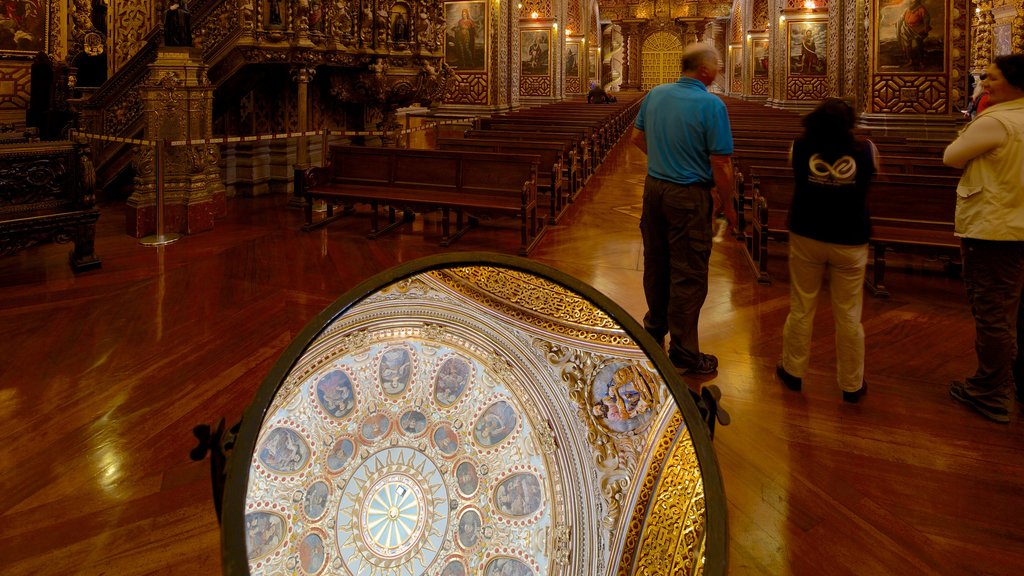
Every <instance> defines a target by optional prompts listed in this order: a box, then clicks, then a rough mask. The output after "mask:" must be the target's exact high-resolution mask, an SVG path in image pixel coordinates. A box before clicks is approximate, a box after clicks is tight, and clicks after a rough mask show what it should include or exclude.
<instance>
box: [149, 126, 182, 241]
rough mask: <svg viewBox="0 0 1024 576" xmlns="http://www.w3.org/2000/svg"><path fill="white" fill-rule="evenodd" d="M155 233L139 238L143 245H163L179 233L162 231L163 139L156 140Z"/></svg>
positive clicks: (175, 239) (179, 235)
mask: <svg viewBox="0 0 1024 576" xmlns="http://www.w3.org/2000/svg"><path fill="white" fill-rule="evenodd" d="M154 158H155V162H156V234H153V235H151V236H146V237H144V238H142V239H141V240H139V244H142V245H143V246H163V245H164V244H170V243H171V242H176V241H177V240H178V239H179V238H181V234H178V233H176V232H171V233H170V234H165V233H164V141H163V140H157V141H156V154H155V155H154Z"/></svg>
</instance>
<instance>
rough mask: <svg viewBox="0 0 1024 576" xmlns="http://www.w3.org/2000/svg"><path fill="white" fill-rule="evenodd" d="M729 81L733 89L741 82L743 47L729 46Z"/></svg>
mask: <svg viewBox="0 0 1024 576" xmlns="http://www.w3.org/2000/svg"><path fill="white" fill-rule="evenodd" d="M729 81H730V82H731V83H732V86H733V87H734V90H735V87H736V86H737V85H739V83H741V82H743V47H742V46H739V45H735V46H729Z"/></svg>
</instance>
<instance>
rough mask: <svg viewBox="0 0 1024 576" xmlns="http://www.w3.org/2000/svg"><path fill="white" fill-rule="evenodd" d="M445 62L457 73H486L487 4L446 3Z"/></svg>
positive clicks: (477, 2)
mask: <svg viewBox="0 0 1024 576" xmlns="http://www.w3.org/2000/svg"><path fill="white" fill-rule="evenodd" d="M444 17H445V43H444V44H445V48H444V61H445V63H447V64H448V65H449V66H451V67H453V68H456V69H458V70H483V69H484V64H485V55H484V54H485V53H484V45H485V43H486V41H487V31H486V28H485V19H486V13H485V5H484V2H479V1H476V2H445V4H444Z"/></svg>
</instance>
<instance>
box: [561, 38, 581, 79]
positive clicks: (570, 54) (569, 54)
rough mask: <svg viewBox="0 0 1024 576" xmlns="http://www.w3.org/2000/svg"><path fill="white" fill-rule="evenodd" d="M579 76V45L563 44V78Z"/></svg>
mask: <svg viewBox="0 0 1024 576" xmlns="http://www.w3.org/2000/svg"><path fill="white" fill-rule="evenodd" d="M579 75H580V44H579V42H566V43H565V77H566V78H578V77H579Z"/></svg>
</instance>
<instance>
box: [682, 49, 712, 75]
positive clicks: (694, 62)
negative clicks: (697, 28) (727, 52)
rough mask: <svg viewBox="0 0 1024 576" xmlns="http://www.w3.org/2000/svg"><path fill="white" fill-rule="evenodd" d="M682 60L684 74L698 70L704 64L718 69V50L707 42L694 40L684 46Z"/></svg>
mask: <svg viewBox="0 0 1024 576" xmlns="http://www.w3.org/2000/svg"><path fill="white" fill-rule="evenodd" d="M682 60H683V74H686V73H692V72H696V71H697V70H698V69H700V67H701V66H702V65H703V66H708V67H710V68H712V69H714V70H718V51H717V50H715V47H714V46H712V45H711V44H708V43H706V42H694V43H693V44H690V45H688V46H687V47H686V48H683V57H682Z"/></svg>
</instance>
